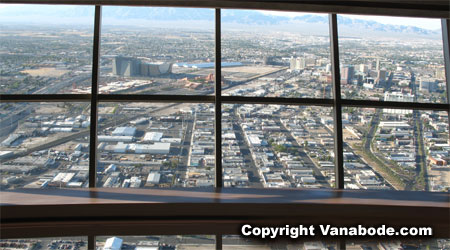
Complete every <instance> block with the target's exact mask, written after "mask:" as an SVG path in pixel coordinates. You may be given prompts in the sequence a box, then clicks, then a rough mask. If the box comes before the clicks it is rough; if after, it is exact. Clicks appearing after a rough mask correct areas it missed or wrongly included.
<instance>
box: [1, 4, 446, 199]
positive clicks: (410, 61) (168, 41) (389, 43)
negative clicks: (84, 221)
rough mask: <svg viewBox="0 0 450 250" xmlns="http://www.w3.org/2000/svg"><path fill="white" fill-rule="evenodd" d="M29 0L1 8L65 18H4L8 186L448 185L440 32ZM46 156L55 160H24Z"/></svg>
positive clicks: (336, 20)
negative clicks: (27, 21)
mask: <svg viewBox="0 0 450 250" xmlns="http://www.w3.org/2000/svg"><path fill="white" fill-rule="evenodd" d="M29 7H30V8H25V9H20V8H21V6H15V5H4V8H1V9H0V13H6V12H8V13H15V15H17V16H20V15H31V14H33V13H40V14H41V15H42V13H44V14H45V15H48V16H49V17H52V15H53V14H54V13H57V14H54V15H56V16H58V18H59V19H52V20H53V21H51V22H50V21H49V20H48V19H49V18H47V19H42V20H39V19H35V21H36V22H35V23H34V24H33V25H31V26H28V25H23V24H22V23H20V24H14V23H2V33H1V36H0V41H1V43H0V44H1V45H0V46H1V47H0V50H1V52H2V53H1V54H0V56H1V59H2V60H0V61H1V63H0V67H1V68H0V70H1V71H0V75H1V81H0V84H1V86H2V93H1V96H0V101H1V109H0V110H1V111H2V113H1V124H2V125H4V126H2V130H1V133H2V134H1V137H0V138H1V139H2V145H1V147H0V157H1V161H2V168H1V171H2V178H3V179H2V188H3V187H5V188H17V187H31V186H33V187H53V186H54V187H59V186H61V187H62V186H65V187H72V186H73V187H75V186H79V187H86V186H87V185H89V186H90V187H135V188H137V187H151V188H153V187H201V186H216V187H223V186H225V187H269V188H274V187H282V188H284V187H306V188H310V187H311V188H324V187H325V188H328V187H334V188H360V189H372V188H373V189H399V190H428V191H445V190H448V187H449V183H448V179H449V178H448V175H447V174H448V173H447V172H445V171H444V169H448V167H449V162H450V161H449V155H448V152H449V148H450V146H449V141H448V140H449V139H448V130H449V128H448V98H447V95H448V94H447V92H446V91H447V89H448V86H447V85H448V84H447V83H448V80H447V79H446V77H445V73H446V72H445V69H444V61H445V60H447V62H446V63H447V65H448V63H449V62H448V55H444V54H443V50H442V44H447V45H448V35H445V34H444V35H442V32H440V31H436V30H434V31H429V30H428V31H427V29H425V28H423V29H415V28H412V27H410V26H407V27H406V28H405V27H404V26H398V25H397V24H384V23H382V22H377V21H373V20H372V21H368V20H360V19H358V17H354V16H340V15H339V16H337V15H335V14H330V15H328V16H326V15H316V14H303V13H291V14H292V15H289V16H288V17H281V16H280V13H278V12H262V11H244V10H233V9H227V10H223V11H221V10H220V9H216V10H215V20H214V22H215V27H213V18H214V14H213V13H214V11H213V10H211V9H190V8H186V9H184V8H144V7H127V8H117V7H112V6H96V7H95V15H93V13H92V11H93V9H94V8H93V7H78V6H77V7H75V6H73V7H70V8H69V7H68V6H62V7H59V6H55V7H54V8H55V9H51V8H50V9H48V10H46V11H47V12H43V10H44V9H43V8H42V6H29ZM33 8H34V10H33ZM52 8H53V7H52ZM36 10H39V11H38V12H36ZM52 11H53V12H52ZM102 12H103V13H102ZM52 13H53V14H52ZM181 16H183V18H181ZM11 20H16V19H12V18H11ZM155 20H158V22H156V21H155ZM402 20H404V19H402ZM407 20H409V19H407ZM16 21H20V20H16ZM39 21H42V22H39ZM55 21H57V22H55ZM92 22H94V23H93V24H92ZM182 22H183V24H184V25H183V26H184V27H189V28H184V29H180V28H179V26H180V25H179V24H180V23H182ZM395 22H397V21H395ZM437 22H439V20H436V19H435V20H433V21H432V22H431V23H432V25H434V26H433V27H435V28H436V27H437V28H440V26H439V24H436V23H437ZM56 23H58V24H56ZM68 23H70V25H69V24H68ZM101 23H102V25H100V24H101ZM397 23H398V22H397ZM75 24H76V25H75ZM187 24H189V25H187ZM17 25H18V26H19V27H20V32H17V31H18V30H17V29H16V28H15V27H16V26H17ZM328 25H329V27H328ZM92 26H93V27H94V29H93V30H94V32H93V33H92ZM362 26H364V27H368V29H367V32H369V33H370V34H365V33H364V34H362V33H361V34H356V33H355V32H354V30H355V29H352V27H362ZM3 27H4V28H3ZM262 27H268V28H267V29H263V28H262ZM327 27H328V28H329V29H328V28H327ZM100 30H101V32H100ZM237 30H239V32H238V33H236V32H237ZM243 30H244V31H243ZM214 31H215V33H214ZM427 32H428V33H427ZM391 33H395V34H397V35H399V34H398V33H400V35H401V36H400V38H401V39H400V40H395V37H394V36H390V35H391ZM237 34H238V35H237ZM411 34H413V35H417V36H418V37H419V38H420V39H418V40H413V39H410V40H408V41H405V39H404V37H405V36H406V35H407V36H411ZM371 35H377V37H376V38H373V37H372V36H371ZM423 39H431V40H423ZM32 51H37V52H36V53H31V52H32ZM445 51H446V50H444V52H445ZM447 51H448V50H447ZM446 53H448V52H446ZM444 58H445V60H444ZM447 73H448V72H447ZM372 80H373V81H372ZM69 123H70V126H72V127H70V126H69ZM47 125H48V126H47ZM45 128H48V133H47V134H46V136H47V138H45V139H43V140H45V142H43V141H41V142H40V141H39V140H40V137H42V135H41V133H43V132H42V131H43V130H45ZM33 131H36V133H33ZM47 140H51V141H52V143H48V142H47ZM33 141H34V142H36V143H37V145H38V146H36V147H34V146H33V145H32V143H33ZM30 143H31V144H30ZM44 145H45V146H44ZM30 157H31V158H30ZM35 157H41V158H45V159H50V160H55V166H51V167H50V166H48V167H39V168H37V169H38V172H36V173H35V172H33V171H25V169H24V168H23V167H20V164H19V163H20V162H23V161H25V160H27V159H28V160H33V161H34V159H35ZM17 164H18V165H19V166H18V167H17V171H19V172H18V173H14V171H13V168H11V166H14V165H16V166H17ZM3 173H5V175H3ZM86 173H87V176H86ZM3 176H4V177H3ZM58 176H59V178H57V177H58ZM69 177H70V178H69ZM66 178H67V180H66ZM55 179H56V181H55ZM59 179H63V181H57V180H59ZM45 180H49V183H48V185H45ZM32 183H35V185H31V184H32ZM50 184H51V185H50Z"/></svg>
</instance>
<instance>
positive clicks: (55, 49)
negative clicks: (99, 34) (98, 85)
mask: <svg viewBox="0 0 450 250" xmlns="http://www.w3.org/2000/svg"><path fill="white" fill-rule="evenodd" d="M93 23H94V7H93V6H67V5H66V6H49V5H25V6H24V5H11V4H8V5H6V4H2V5H1V8H0V94H55V93H60V94H63V93H64V94H68V93H90V90H87V89H88V87H90V86H91V72H92V41H93ZM81 90H83V91H81Z"/></svg>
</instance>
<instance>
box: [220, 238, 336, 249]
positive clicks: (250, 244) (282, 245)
mask: <svg viewBox="0 0 450 250" xmlns="http://www.w3.org/2000/svg"><path fill="white" fill-rule="evenodd" d="M299 237H304V236H299ZM222 243H223V249H224V250H244V249H246V250H247V249H249V250H251V249H255V250H256V249H258V250H271V249H324V250H326V249H330V250H333V249H336V243H335V242H332V241H303V240H299V239H298V238H297V239H291V238H290V237H289V236H279V237H277V238H276V239H267V238H266V240H263V239H261V238H251V237H243V236H240V235H224V236H223V238H222Z"/></svg>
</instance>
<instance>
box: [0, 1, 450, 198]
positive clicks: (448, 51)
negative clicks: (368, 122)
mask: <svg viewBox="0 0 450 250" xmlns="http://www.w3.org/2000/svg"><path fill="white" fill-rule="evenodd" d="M13 2H15V1H13ZM179 5H180V4H179ZM102 6H104V5H95V16H94V31H93V56H92V83H91V84H92V92H91V94H0V102H5V103H6V102H62V101H63V102H90V104H91V113H90V116H91V126H90V144H89V147H90V149H89V152H90V154H89V187H96V168H97V162H98V153H97V136H98V135H97V127H98V124H97V123H98V113H97V108H98V103H99V102H153V103H154V102H170V103H210V104H214V106H215V128H214V130H215V131H214V132H215V187H216V188H221V187H223V171H222V148H221V140H222V138H221V136H222V132H221V128H222V126H221V113H222V110H221V106H222V104H278V105H302V106H325V107H331V108H333V115H334V117H333V121H334V155H335V176H336V177H335V180H336V185H335V188H336V189H344V163H343V143H344V142H343V137H342V108H343V107H363V108H391V109H412V110H434V111H447V113H449V112H450V105H449V100H450V83H449V82H450V48H449V39H450V38H449V37H450V31H449V30H450V20H449V19H448V18H442V19H441V24H442V39H443V52H444V62H445V63H444V64H445V75H446V87H447V103H417V102H393V101H372V100H351V99H342V98H341V83H340V72H339V63H340V61H339V40H338V39H339V37H338V22H337V14H336V13H329V14H328V19H329V37H330V58H331V65H332V71H331V73H332V86H333V91H332V92H333V98H332V99H320V98H279V97H244V96H222V93H221V76H222V74H221V73H222V72H221V63H220V62H221V9H222V8H215V68H214V74H215V91H214V95H212V96H200V95H176V96H172V95H139V94H138V95H126V94H117V95H116V94H115V95H110V94H99V93H98V83H99V63H100V43H101V20H102ZM145 6H147V7H158V6H154V5H150V4H147V5H145ZM181 7H183V6H181ZM194 7H195V6H194ZM449 120H450V119H449ZM449 126H450V124H449Z"/></svg>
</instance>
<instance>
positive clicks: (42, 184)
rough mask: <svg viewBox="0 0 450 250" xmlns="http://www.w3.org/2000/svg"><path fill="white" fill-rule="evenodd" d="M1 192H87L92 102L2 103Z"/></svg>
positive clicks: (0, 111)
mask: <svg viewBox="0 0 450 250" xmlns="http://www.w3.org/2000/svg"><path fill="white" fill-rule="evenodd" d="M0 124H1V125H0V128H1V129H0V132H1V135H0V141H1V142H0V162H1V164H0V171H1V175H0V177H1V186H2V189H3V188H19V187H25V188H60V187H73V188H75V187H87V186H88V181H89V135H90V131H89V128H90V103H72V102H61V103H50V102H47V103H44V102H41V103H0Z"/></svg>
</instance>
